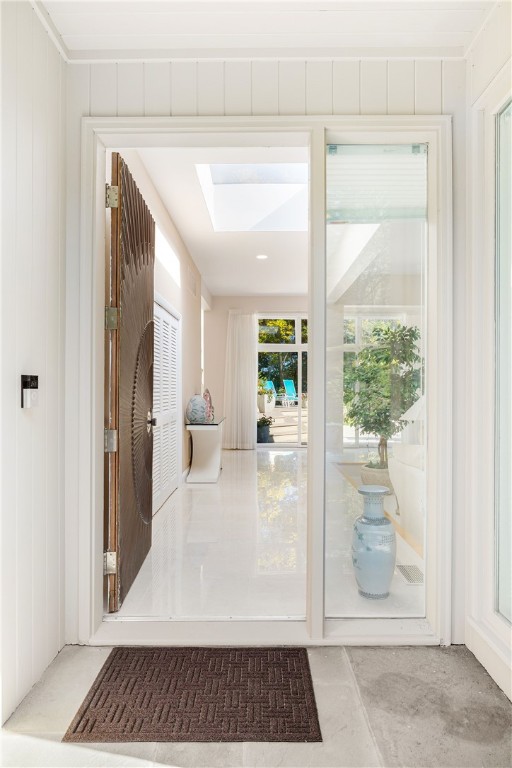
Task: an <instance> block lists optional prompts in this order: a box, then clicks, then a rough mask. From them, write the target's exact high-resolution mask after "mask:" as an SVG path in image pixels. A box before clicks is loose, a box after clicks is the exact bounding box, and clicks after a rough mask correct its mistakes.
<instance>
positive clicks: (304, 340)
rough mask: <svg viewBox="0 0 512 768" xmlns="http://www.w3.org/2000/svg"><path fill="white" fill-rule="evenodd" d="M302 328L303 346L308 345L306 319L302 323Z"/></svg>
mask: <svg viewBox="0 0 512 768" xmlns="http://www.w3.org/2000/svg"><path fill="white" fill-rule="evenodd" d="M300 328H301V341H302V343H303V344H307V343H308V321H307V320H305V319H304V318H303V319H302V320H301V321H300Z"/></svg>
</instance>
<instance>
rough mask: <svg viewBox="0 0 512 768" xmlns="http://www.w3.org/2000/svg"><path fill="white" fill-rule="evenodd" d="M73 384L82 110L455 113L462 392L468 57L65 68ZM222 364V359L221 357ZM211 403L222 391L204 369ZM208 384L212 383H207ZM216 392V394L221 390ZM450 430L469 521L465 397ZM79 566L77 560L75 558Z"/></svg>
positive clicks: (458, 594) (69, 421) (69, 514)
mask: <svg viewBox="0 0 512 768" xmlns="http://www.w3.org/2000/svg"><path fill="white" fill-rule="evenodd" d="M67 94H68V98H67V102H68V112H67V115H68V117H67V132H68V133H67V140H68V175H67V184H68V200H69V205H68V215H67V224H68V233H67V254H68V256H67V290H68V302H67V316H66V323H67V330H68V338H69V344H68V347H67V355H68V360H67V388H68V389H73V388H74V387H76V385H77V381H78V376H79V371H78V365H77V364H76V362H77V360H78V344H79V335H78V317H79V315H78V298H79V294H78V274H79V263H78V258H79V237H80V231H79V216H80V120H81V117H82V116H84V115H86V116H112V115H114V116H115V115H119V116H142V115H147V116H154V115H158V116H169V115H172V116H179V115H187V116H193V115H217V116H222V115H293V114H297V115H301V114H308V115H314V114H326V115H330V114H339V115H342V114H418V115H422V114H452V115H453V116H454V189H455V207H454V210H455V227H454V230H455V232H454V237H455V249H454V258H455V273H456V279H455V281H454V284H455V297H454V299H455V348H456V350H457V354H456V359H455V371H454V389H455V392H459V393H460V392H463V391H464V351H463V349H464V348H463V345H462V344H461V342H464V312H465V277H464V274H465V258H466V251H465V194H466V192H465V152H466V124H465V117H466V63H465V61H462V60H446V61H440V60H417V61H414V60H400V61H392V60H389V61H388V60H375V59H372V60H361V61H358V60H350V61H348V60H347V61H310V62H306V61H286V62H280V61H252V62H251V61H226V62H193V61H183V62H170V63H144V62H140V63H118V64H116V63H94V64H78V63H73V64H70V65H69V66H68V91H67ZM218 368H219V370H221V371H222V363H221V362H220V361H219V364H218ZM205 384H206V386H208V387H209V388H210V389H211V390H212V394H213V395H214V401H215V402H216V403H218V401H219V398H221V397H222V392H221V388H219V385H217V384H216V383H215V382H212V381H211V380H210V377H209V376H208V375H207V376H206V378H205ZM210 385H211V386H210ZM214 390H215V391H216V390H218V394H215V391H214ZM456 402H458V403H459V404H460V405H459V407H458V411H457V419H458V421H457V423H456V424H455V428H454V435H455V441H456V444H455V445H454V457H455V458H456V461H455V474H454V525H455V527H456V528H457V527H461V526H462V527H463V526H464V516H465V508H464V503H463V489H464V472H465V467H464V462H463V457H464V455H465V445H464V430H463V427H464V423H465V412H464V411H463V406H462V404H461V403H462V398H458V401H456ZM76 435H77V414H76V413H74V412H73V409H72V408H71V407H68V408H67V410H66V450H67V456H68V457H69V461H68V464H67V467H66V526H67V530H68V531H69V537H68V538H67V540H66V556H67V558H68V566H69V567H68V570H67V573H68V574H69V575H68V576H67V584H66V587H67V604H66V615H67V617H68V619H69V620H68V622H67V631H66V638H67V641H68V642H74V641H76V639H77V637H78V623H77V613H76V584H77V568H76V563H77V562H78V534H77V531H78V521H77V518H76V510H77V508H78V505H77V503H76V499H77V496H78V493H79V489H78V481H77V477H78V445H77V437H76ZM454 560H455V582H454V597H455V606H454V627H453V640H454V642H463V640H464V598H463V594H464V586H463V584H464V572H463V564H464V551H463V546H462V543H461V541H460V539H457V537H456V538H455V550H454ZM74 564H75V565H74Z"/></svg>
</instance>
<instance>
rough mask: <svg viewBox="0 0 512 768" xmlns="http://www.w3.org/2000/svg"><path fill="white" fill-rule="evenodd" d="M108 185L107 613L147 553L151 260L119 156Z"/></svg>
mask: <svg viewBox="0 0 512 768" xmlns="http://www.w3.org/2000/svg"><path fill="white" fill-rule="evenodd" d="M112 186H113V187H117V188H118V206H117V208H112V210H111V249H110V250H111V258H110V264H109V265H108V268H107V278H106V297H107V301H106V306H107V307H117V308H118V313H117V329H113V330H106V331H105V336H106V338H105V428H106V429H108V430H113V431H115V430H117V451H114V450H113V451H111V452H108V453H106V454H105V506H106V520H105V538H106V550H107V551H109V552H113V553H115V557H116V562H115V566H114V568H112V570H114V569H115V573H111V574H110V575H108V576H107V579H108V610H109V611H111V612H113V611H117V610H119V608H120V607H121V605H122V603H123V601H124V599H125V597H126V595H127V593H128V590H129V589H130V587H131V585H132V584H133V581H134V579H135V577H136V576H137V573H138V572H139V569H140V567H141V565H142V563H143V562H144V560H145V558H146V555H147V554H148V552H149V549H150V547H151V519H152V461H153V431H152V416H153V414H152V411H153V301H154V287H153V285H154V284H153V273H154V259H155V222H154V221H153V218H152V216H151V214H150V212H149V209H148V207H147V205H146V203H145V202H144V198H143V197H142V195H141V194H140V192H139V190H138V188H137V185H136V184H135V181H134V180H133V178H132V176H131V174H130V171H129V170H128V167H127V165H126V163H125V162H124V161H123V159H122V157H121V156H120V155H119V154H118V153H114V154H113V156H112ZM114 315H115V313H114ZM113 324H114V325H115V324H116V323H115V321H114V323H113ZM114 437H115V435H114ZM110 448H112V446H110Z"/></svg>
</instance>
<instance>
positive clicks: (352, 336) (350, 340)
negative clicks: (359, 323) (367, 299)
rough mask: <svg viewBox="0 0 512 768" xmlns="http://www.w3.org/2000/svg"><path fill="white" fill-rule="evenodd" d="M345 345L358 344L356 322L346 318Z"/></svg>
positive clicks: (344, 321)
mask: <svg viewBox="0 0 512 768" xmlns="http://www.w3.org/2000/svg"><path fill="white" fill-rule="evenodd" d="M343 328H344V331H343V343H344V344H355V343H356V321H355V319H352V320H351V319H349V318H347V317H346V318H345V319H344V320H343Z"/></svg>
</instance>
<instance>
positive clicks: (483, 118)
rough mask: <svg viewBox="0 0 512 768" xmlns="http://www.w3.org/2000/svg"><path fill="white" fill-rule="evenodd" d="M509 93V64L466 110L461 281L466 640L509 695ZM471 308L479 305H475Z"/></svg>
mask: <svg viewBox="0 0 512 768" xmlns="http://www.w3.org/2000/svg"><path fill="white" fill-rule="evenodd" d="M510 96H511V89H510V73H509V67H507V66H506V67H504V68H503V70H502V72H501V73H500V75H499V76H498V77H497V78H496V79H495V80H494V81H493V82H492V84H491V85H490V87H489V88H488V89H487V90H486V91H485V92H484V94H483V95H482V96H481V97H480V98H479V99H478V101H477V102H476V104H475V105H474V106H473V109H472V110H471V139H472V140H471V142H470V144H469V150H468V152H469V155H468V158H469V168H470V179H471V182H470V189H471V190H472V194H471V199H470V215H469V217H468V237H467V241H468V243H469V244H470V247H471V261H470V277H469V280H468V292H469V296H468V302H467V307H468V315H467V323H466V326H467V329H468V345H467V359H468V376H467V380H468V383H469V388H468V411H469V413H470V414H471V417H472V418H471V420H470V421H469V424H468V433H467V444H468V451H469V464H468V469H469V471H468V475H467V478H468V494H467V499H468V525H467V527H466V531H467V536H466V572H467V574H468V578H467V592H466V595H467V598H466V605H467V613H466V637H465V639H466V645H467V646H468V648H469V649H470V650H471V651H472V652H473V653H474V654H475V656H476V657H477V658H478V660H479V661H480V662H481V663H482V665H483V666H484V667H485V668H486V669H487V670H488V671H489V673H490V674H491V676H492V677H493V678H494V679H495V680H496V682H497V683H498V685H499V686H500V687H501V688H502V689H503V690H504V691H505V692H506V693H507V695H508V697H509V698H511V697H512V677H511V667H512V631H511V626H510V624H509V623H508V622H507V620H506V619H505V618H504V617H503V616H501V615H500V614H499V613H498V612H497V611H496V608H495V527H494V524H495V494H494V492H495V475H494V472H495V461H494V458H495V443H494V437H495V432H494V430H495V424H494V421H495V414H496V390H495V370H496V365H495V363H496V360H495V349H496V338H495V280H496V274H495V263H496V261H495V259H496V246H495V216H496V186H495V184H496V172H495V170H496V115H497V113H498V112H499V111H500V110H501V109H502V107H503V106H505V104H506V103H507V101H508V100H509V99H510ZM475 308H478V311H475Z"/></svg>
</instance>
